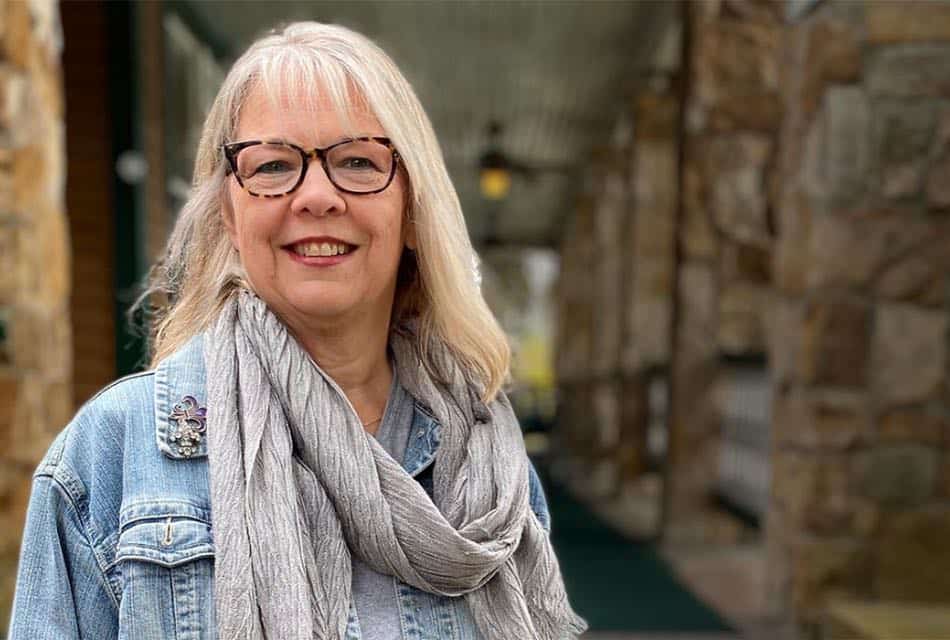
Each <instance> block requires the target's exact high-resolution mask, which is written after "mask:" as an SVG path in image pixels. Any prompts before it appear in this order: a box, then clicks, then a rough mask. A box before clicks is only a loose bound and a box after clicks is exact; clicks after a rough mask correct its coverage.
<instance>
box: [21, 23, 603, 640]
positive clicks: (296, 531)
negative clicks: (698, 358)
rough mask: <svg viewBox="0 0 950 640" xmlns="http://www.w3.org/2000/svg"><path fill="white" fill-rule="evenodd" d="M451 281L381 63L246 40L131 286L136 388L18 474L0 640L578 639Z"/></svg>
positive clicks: (423, 161)
mask: <svg viewBox="0 0 950 640" xmlns="http://www.w3.org/2000/svg"><path fill="white" fill-rule="evenodd" d="M472 264H473V252H472V249H471V246H470V244H469V240H468V237H467V235H466V232H465V226H464V221H463V217H462V214H461V211H460V207H459V203H458V200H457V197H456V195H455V192H454V190H453V188H452V185H451V183H450V181H449V178H448V175H447V172H446V169H445V166H444V163H443V161H442V158H441V153H440V151H439V147H438V144H437V142H436V139H435V136H434V134H433V131H432V128H431V125H430V124H429V122H428V119H427V118H426V116H425V114H424V113H423V110H422V108H421V106H420V104H419V102H418V100H417V98H416V97H415V95H414V93H413V91H412V89H411V87H410V86H409V84H408V83H407V82H406V80H405V79H404V78H403V77H402V75H401V74H400V73H399V71H398V70H397V69H396V67H395V66H394V65H393V63H392V62H391V61H390V59H389V58H388V57H387V56H386V55H385V54H384V53H383V52H382V51H380V50H379V49H378V48H377V47H376V46H375V45H374V44H373V43H371V42H370V41H369V40H367V39H366V38H364V37H362V36H360V35H358V34H356V33H354V32H352V31H349V30H347V29H344V28H342V27H338V26H330V25H322V24H316V23H298V24H294V25H290V26H289V27H287V28H286V29H284V30H283V31H282V32H280V33H276V34H272V35H269V36H267V37H264V38H263V39H261V40H259V41H258V42H256V43H255V44H254V45H253V46H252V47H251V48H250V49H249V50H248V51H247V52H246V53H245V54H244V56H242V57H241V58H240V59H239V60H238V61H237V62H236V63H235V65H234V67H233V68H232V69H231V72H230V73H229V75H228V77H227V78H226V80H225V82H224V85H223V86H222V88H221V90H220V93H219V94H218V96H217V98H216V100H215V102H214V104H213V106H212V108H211V111H210V113H209V114H208V118H207V121H206V123H205V127H204V132H203V135H202V138H201V143H200V145H199V149H198V154H197V162H196V169H195V179H194V191H193V195H192V196H191V198H190V200H189V201H188V203H187V204H186V205H185V207H184V209H183V211H182V212H181V215H180V217H179V219H178V221H177V224H176V226H175V229H174V231H173V233H172V235H171V238H170V240H169V244H168V250H167V253H166V256H165V259H164V260H163V262H162V264H161V265H160V266H159V267H158V268H157V269H156V270H155V271H154V273H155V275H154V276H153V282H152V287H151V289H150V291H149V292H148V293H149V294H151V295H153V297H154V294H156V293H162V294H164V295H165V296H166V299H167V304H165V305H164V306H163V308H162V309H160V313H159V317H158V321H157V322H156V324H155V335H154V345H153V346H154V362H153V365H154V366H153V368H152V369H150V370H149V371H146V372H144V373H141V374H137V375H134V376H130V377H128V378H125V379H123V380H120V381H119V382H117V383H115V384H113V385H112V386H110V387H108V388H107V389H106V390H104V391H103V392H101V393H100V394H99V395H98V396H97V397H96V398H94V399H93V400H92V401H90V402H89V403H87V404H86V406H84V407H83V408H82V409H81V410H80V412H79V413H78V414H77V416H76V418H75V419H74V420H73V422H72V423H70V425H69V426H68V427H67V428H66V430H65V431H64V432H63V433H62V434H61V435H60V436H59V438H58V439H57V440H56V442H55V443H54V444H53V445H52V447H51V448H50V451H49V453H48V454H47V456H46V458H45V459H44V461H43V462H42V463H41V465H40V467H39V468H38V470H37V472H36V479H35V485H34V491H33V495H32V498H31V503H30V509H29V516H28V521H27V527H26V531H25V534H24V542H23V552H22V558H21V565H20V571H19V581H18V584H17V593H16V598H15V604H14V612H13V618H12V622H11V630H10V637H11V638H13V639H14V640H19V639H20V638H24V639H25V638H30V639H31V640H33V639H35V638H96V639H99V638H116V637H118V638H135V639H136V640H138V639H142V638H173V637H174V638H212V637H220V638H228V639H230V638H242V639H243V638H273V639H277V638H279V639H285V638H292V639H296V638H301V639H304V638H306V639H310V638H344V637H345V638H367V639H380V638H386V639H389V638H439V639H451V638H476V637H484V638H491V639H494V638H506V639H507V638H563V637H571V636H573V635H575V634H578V633H581V632H582V631H583V630H584V627H585V624H584V622H583V620H581V619H580V618H579V617H578V616H577V615H576V614H574V612H573V611H572V610H571V608H570V605H569V603H568V600H567V597H566V594H565V591H564V586H563V581H562V579H561V575H560V573H559V569H558V565H557V560H556V558H555V556H554V552H553V550H552V548H551V544H550V540H549V537H548V534H547V530H546V529H547V526H548V515H547V509H546V506H545V504H544V496H543V493H542V491H541V489H540V485H539V483H538V480H537V476H536V475H535V474H534V470H533V469H532V468H531V466H530V463H529V462H528V459H527V457H526V455H525V452H524V447H523V444H522V441H521V435H520V429H519V428H518V424H517V421H516V419H515V417H514V414H513V413H512V410H511V407H510V405H509V404H508V402H507V400H506V399H505V397H504V395H503V394H502V393H501V392H500V391H499V389H500V386H501V384H502V382H503V381H504V379H505V377H506V375H507V373H508V359H509V353H508V349H507V346H506V342H505V338H504V335H503V334H502V332H501V331H500V329H499V328H498V326H497V324H496V322H495V320H494V318H493V317H492V315H491V313H490V311H489V310H488V308H487V307H486V305H485V303H484V301H483V299H482V297H481V294H480V292H479V289H478V285H477V283H476V281H475V279H474V277H473V273H472ZM374 436H375V437H374ZM212 536H213V538H212Z"/></svg>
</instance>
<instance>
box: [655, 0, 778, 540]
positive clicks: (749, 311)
mask: <svg viewBox="0 0 950 640" xmlns="http://www.w3.org/2000/svg"><path fill="white" fill-rule="evenodd" d="M688 9H689V10H688V12H687V14H688V17H687V21H688V29H689V31H688V37H689V41H688V46H687V48H686V51H687V55H688V59H687V64H686V73H687V74H688V77H687V83H688V84H687V88H686V92H685V96H684V98H685V100H686V106H685V109H686V113H685V119H684V125H685V139H684V140H683V142H682V144H683V150H682V154H683V157H682V162H683V165H682V182H681V187H682V190H681V192H680V194H679V195H680V197H681V198H682V205H681V206H682V209H681V212H680V220H679V226H678V229H677V241H678V243H679V248H680V251H679V263H678V265H677V288H676V296H677V301H676V307H677V311H676V326H675V329H674V331H675V342H674V352H673V365H672V375H673V378H672V384H673V404H672V407H671V411H672V420H671V423H670V425H671V433H670V452H669V459H670V466H669V471H668V473H667V475H666V477H665V481H666V482H668V484H669V486H668V489H667V491H668V514H667V521H666V530H665V531H664V537H665V539H666V540H667V541H669V542H671V543H679V542H714V541H729V540H732V539H735V538H736V536H737V535H739V527H738V523H737V522H736V521H735V520H734V519H732V518H730V517H728V516H727V515H726V514H724V513H723V512H721V511H720V510H718V509H716V508H715V506H714V504H713V502H712V500H711V496H712V494H713V491H714V489H715V485H716V479H717V463H718V460H719V428H720V424H719V409H718V407H717V405H716V399H715V389H716V382H717V377H718V374H719V368H720V362H721V359H722V358H723V357H724V356H740V357H758V356H762V355H764V354H765V351H766V335H767V333H766V329H765V328H766V321H765V320H766V316H765V310H766V309H768V307H769V298H770V286H771V278H772V276H771V269H770V266H771V260H770V255H771V251H772V248H773V230H772V226H773V225H772V221H771V220H772V211H773V209H774V200H775V197H774V191H775V179H776V172H775V158H776V156H777V142H778V131H779V126H780V123H781V119H782V104H781V99H780V94H779V85H780V76H779V69H780V53H781V43H782V17H781V13H780V5H778V4H776V3H774V2H768V1H759V0H731V1H722V2H718V1H716V2H691V3H689V5H688Z"/></svg>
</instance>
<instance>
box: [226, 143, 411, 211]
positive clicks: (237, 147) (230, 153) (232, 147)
mask: <svg viewBox="0 0 950 640" xmlns="http://www.w3.org/2000/svg"><path fill="white" fill-rule="evenodd" d="M350 142H379V143H380V144H383V145H386V146H387V147H389V150H390V152H392V154H393V166H392V168H391V169H390V170H389V178H388V179H387V180H386V184H384V185H383V186H382V187H380V188H379V189H373V190H372V191H353V190H352V189H346V188H344V187H341V186H340V185H338V184H337V183H336V181H335V180H334V179H333V176H332V175H331V173H330V167H329V166H327V152H328V151H330V150H331V149H335V148H336V147H339V146H340V145H344V144H349V143H350ZM259 144H279V145H283V146H285V147H289V148H291V149H294V150H295V151H296V152H297V153H299V154H300V158H301V160H302V163H301V165H300V177H299V178H298V179H297V182H296V184H294V186H293V187H291V188H290V189H288V190H287V191H284V192H283V193H255V192H253V191H251V190H250V189H248V188H247V187H246V186H244V181H243V180H241V176H240V174H238V171H237V156H238V153H240V151H241V149H246V148H248V147H253V146H255V145H259ZM221 149H222V150H223V151H224V157H225V158H226V159H227V161H228V164H227V166H226V168H225V174H226V175H231V174H232V173H233V174H234V178H235V179H236V180H237V182H238V184H239V185H241V188H242V189H244V190H245V191H247V192H248V193H249V194H251V195H252V196H255V197H257V198H280V197H283V196H286V195H287V194H289V193H293V192H294V191H296V190H297V188H298V187H299V186H300V185H301V184H303V181H304V179H305V178H306V177H307V169H308V168H309V167H310V161H311V160H312V159H314V158H319V159H320V164H321V165H323V171H324V172H325V173H326V174H327V178H328V179H329V180H330V182H331V183H333V186H334V187H336V188H337V189H339V190H340V191H342V192H344V193H352V194H354V195H360V196H365V195H370V194H373V193H379V192H380V191H385V190H386V189H388V188H389V185H391V184H392V182H393V178H394V177H395V176H396V168H397V167H398V166H399V152H398V151H396V147H394V146H393V143H392V141H391V140H390V139H389V138H386V137H383V136H363V137H360V138H347V139H346V140H340V141H339V142H337V143H334V144H331V145H330V146H329V147H323V148H322V149H321V148H319V147H317V148H315V149H311V150H310V151H306V150H305V149H303V148H301V147H298V146H297V145H295V144H291V143H289V142H284V141H283V140H243V141H241V142H227V143H225V144H223V145H221Z"/></svg>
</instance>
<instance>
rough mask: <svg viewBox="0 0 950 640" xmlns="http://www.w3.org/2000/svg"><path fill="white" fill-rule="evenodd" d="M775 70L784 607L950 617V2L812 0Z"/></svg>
mask: <svg viewBox="0 0 950 640" xmlns="http://www.w3.org/2000/svg"><path fill="white" fill-rule="evenodd" d="M785 56H786V58H785V60H784V61H783V65H782V68H783V69H784V70H786V71H787V73H786V77H784V78H783V81H782V87H783V92H782V93H783V103H784V112H785V116H784V122H783V126H782V135H781V150H782V151H781V159H780V163H779V167H780V169H779V171H780V175H781V188H780V197H779V206H778V208H777V212H778V221H777V222H778V224H777V226H778V237H777V242H776V247H775V251H774V254H773V262H772V266H773V269H774V282H775V287H776V294H777V295H776V300H775V304H774V305H773V309H774V312H773V314H772V318H771V322H770V325H771V327H772V331H771V335H772V337H771V340H770V342H771V345H770V349H769V353H770V359H771V362H772V365H773V372H774V376H775V387H774V394H773V397H774V410H773V414H774V421H773V478H772V487H773V488H772V498H771V504H770V511H769V514H768V525H767V543H768V554H769V558H768V566H769V571H770V578H769V582H770V591H771V595H772V597H773V602H774V603H775V604H776V605H777V606H778V607H780V608H781V609H784V610H785V611H787V612H789V613H790V614H792V616H791V617H792V618H793V619H795V620H797V621H798V622H800V623H802V624H804V625H806V626H808V625H814V624H816V623H817V622H818V620H819V618H820V617H821V614H822V610H823V608H824V605H825V603H826V602H827V600H828V598H830V597H833V596H838V595H844V596H848V597H860V598H870V599H878V598H879V599H897V600H918V601H938V602H944V603H946V602H950V578H948V576H950V453H948V436H950V378H948V362H950V359H948V331H950V316H948V310H950V275H948V274H950V220H948V217H947V216H948V212H950V189H948V185H950V4H948V3H942V2H900V3H891V2H874V3H855V2H849V1H847V0H830V1H826V2H822V3H819V4H818V5H817V6H816V7H814V8H813V10H812V11H810V12H809V13H808V14H807V15H805V16H804V17H801V18H799V19H798V21H797V22H796V23H795V24H793V25H791V26H790V27H788V29H787V33H786V47H785Z"/></svg>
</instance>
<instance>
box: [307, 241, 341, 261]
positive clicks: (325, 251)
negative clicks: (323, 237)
mask: <svg viewBox="0 0 950 640" xmlns="http://www.w3.org/2000/svg"><path fill="white" fill-rule="evenodd" d="M294 252H295V253H296V254H297V255H301V256H309V257H315V256H320V257H329V256H339V255H343V254H344V253H346V252H347V246H346V245H345V244H337V243H335V242H334V243H332V244H331V243H329V242H301V243H299V244H296V245H294Z"/></svg>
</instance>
